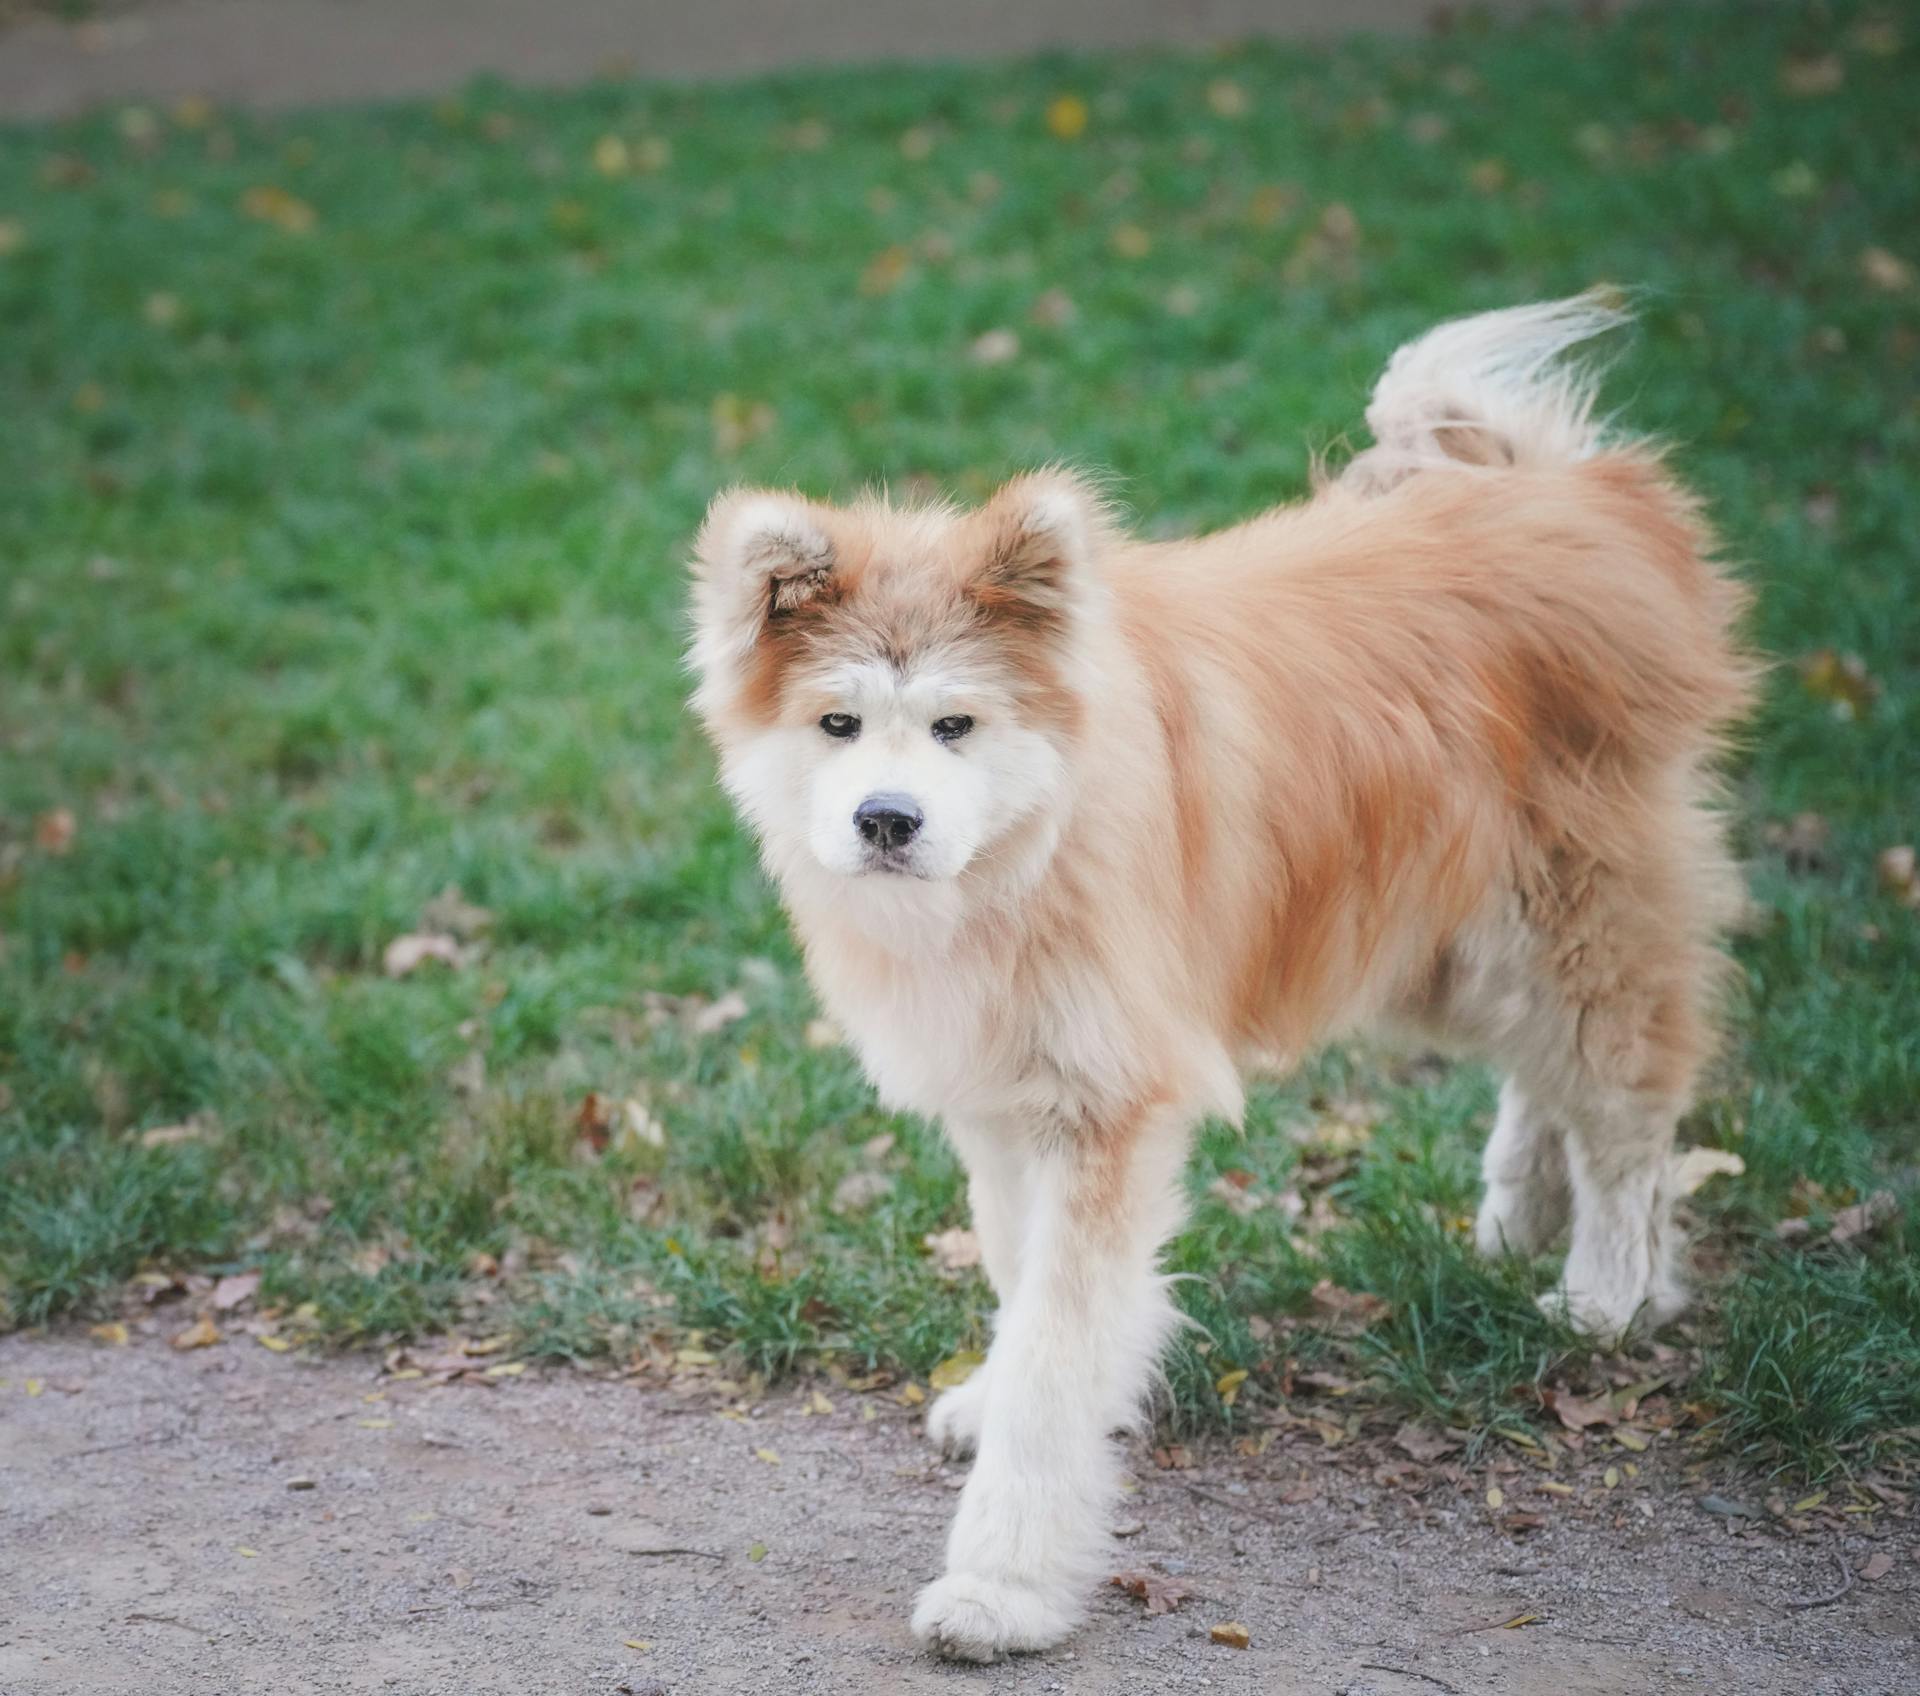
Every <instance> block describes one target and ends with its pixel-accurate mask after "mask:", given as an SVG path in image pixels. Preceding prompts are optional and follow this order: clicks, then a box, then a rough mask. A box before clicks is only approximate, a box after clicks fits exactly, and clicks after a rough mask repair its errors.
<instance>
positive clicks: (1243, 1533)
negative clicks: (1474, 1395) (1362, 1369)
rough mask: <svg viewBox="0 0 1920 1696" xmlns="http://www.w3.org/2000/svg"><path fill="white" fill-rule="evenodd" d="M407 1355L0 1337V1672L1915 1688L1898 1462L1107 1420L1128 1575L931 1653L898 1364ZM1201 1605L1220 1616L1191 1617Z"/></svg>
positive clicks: (624, 1680) (455, 1687)
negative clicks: (1846, 1495) (726, 1376)
mask: <svg viewBox="0 0 1920 1696" xmlns="http://www.w3.org/2000/svg"><path fill="white" fill-rule="evenodd" d="M444 1377H445V1375H444V1374H439V1375H436V1374H433V1373H428V1374H426V1375H425V1376H421V1377H413V1378H399V1379H397V1378H396V1377H395V1376H394V1375H393V1373H392V1372H391V1371H390V1370H386V1369H383V1367H382V1365H381V1363H380V1362H379V1361H377V1360H374V1359H372V1358H370V1357H346V1358H339V1357H336V1358H327V1359H307V1358H303V1357H302V1356H301V1355H300V1354H299V1353H297V1352H296V1353H285V1354H275V1353H272V1352H269V1350H267V1349H265V1348H261V1347H258V1346H257V1345H256V1344H255V1342H254V1340H253V1339H251V1338H246V1337H243V1336H238V1335H235V1336H233V1337H231V1338H230V1339H228V1340H227V1341H223V1342H222V1343H220V1344H218V1345H214V1346H208V1347H205V1348H196V1349H191V1350H177V1349H172V1348H169V1347H168V1346H167V1345H166V1343H165V1342H164V1341H162V1340H159V1339H148V1338H135V1339H134V1340H133V1341H132V1342H131V1344H130V1345H128V1346H114V1344H113V1343H112V1342H111V1341H108V1342H105V1343H102V1342H96V1341H89V1340H87V1339H85V1338H78V1337H56V1338H52V1339H48V1338H34V1337H26V1336H14V1337H11V1338H6V1339H0V1548H4V1549H5V1551H6V1558H5V1559H4V1561H0V1690H4V1691H6V1692H7V1693H8V1696H55V1693H58V1696H69V1693H71V1692H75V1691H81V1690H85V1691H88V1692H97V1693H107V1692H123V1691H124V1692H138V1693H140V1696H173V1693H176V1692H180V1693H184V1692H189V1691H192V1692H206V1691H219V1692H222V1693H228V1696H233V1693H244V1692H256V1691H258V1692H275V1693H280V1692H286V1691H294V1690H298V1691H300V1692H303V1693H311V1696H321V1693H325V1692H333V1691H402V1692H407V1693H409V1696H414V1693H418V1696H430V1693H436V1692H447V1693H452V1692H460V1693H461V1696H472V1693H474V1692H486V1691H501V1692H508V1691H511V1692H536V1691H537V1692H548V1691H570V1692H571V1691H581V1692H607V1693H610V1696H611V1693H617V1692H628V1693H632V1696H640V1693H644V1692H657V1691H683V1692H690V1693H691V1692H699V1693H701V1696H712V1693H715V1692H730V1691H770V1692H771V1691H779V1692H789V1691H791V1692H809V1691H858V1692H868V1691H887V1692H893V1691H903V1692H913V1691H933V1690H941V1691H951V1690H953V1689H956V1688H964V1689H974V1690H981V1691H1003V1690H1004V1691H1036V1692H1038V1691H1066V1692H1107V1691H1112V1692H1126V1693H1129V1696H1131V1693H1134V1692H1147V1691H1159V1690H1190V1689H1201V1688H1211V1689H1215V1690H1225V1691H1261V1692H1273V1693H1280V1696H1285V1693H1291V1692H1302V1693H1304V1692H1316V1693H1325V1692H1332V1691H1341V1692H1349V1693H1352V1696H1412V1693H1415V1692H1428V1693H1431V1692H1433V1691H1436V1690H1440V1691H1446V1690H1451V1691H1455V1692H1458V1693H1460V1696H1469V1693H1471V1696H1481V1693H1511V1696H1571V1693H1581V1692H1591V1693H1600V1692H1609V1693H1615V1692H1617V1693H1627V1692H1633V1693H1636V1696H1638V1693H1642V1692H1654V1691H1669V1690H1672V1691H1698V1692H1730V1691H1739V1692H1741V1693H1743V1696H1760V1693H1763V1692H1776V1691H1777V1692H1782V1693H1785V1692H1792V1693H1794V1696H1807V1693H1817V1692H1831V1693H1833V1696H1843V1693H1844V1696H1894V1693H1896V1692H1908V1693H1910V1692H1912V1691H1913V1690H1914V1689H1915V1688H1916V1677H1917V1675H1916V1670H1915V1669H1916V1667H1920V1600H1917V1598H1920V1550H1917V1540H1916V1536H1915V1526H1914V1522H1913V1519H1912V1516H1911V1512H1910V1509H1909V1507H1908V1506H1907V1505H1906V1504H1905V1503H1904V1502H1903V1501H1901V1500H1899V1499H1897V1498H1896V1499H1893V1500H1889V1501H1884V1502H1880V1503H1879V1504H1878V1505H1877V1506H1875V1507H1872V1508H1860V1509H1858V1511H1855V1512H1851V1513H1844V1514H1839V1515H1836V1516H1835V1517H1834V1518H1833V1519H1832V1520H1830V1521H1829V1523H1828V1524H1826V1525H1815V1526H1814V1527H1813V1528H1812V1529H1810V1530H1807V1531H1804V1532H1803V1533H1801V1534H1799V1535H1795V1534H1793V1533H1792V1532H1791V1531H1789V1530H1787V1529H1785V1528H1784V1527H1783V1525H1782V1523H1781V1522H1780V1521H1779V1520H1778V1519H1776V1518H1774V1517H1772V1516H1769V1515H1768V1514H1767V1513H1766V1511H1765V1509H1764V1507H1762V1506H1760V1505H1758V1504H1760V1503H1761V1502H1762V1500H1763V1498H1764V1494H1765V1493H1764V1491H1762V1490H1760V1489H1758V1488H1757V1487H1753V1486H1748V1487H1746V1489H1745V1490H1744V1491H1743V1490H1742V1487H1741V1485H1740V1484H1739V1482H1738V1481H1737V1480H1735V1481H1732V1482H1729V1481H1728V1480H1726V1479H1725V1478H1722V1479H1720V1480H1719V1481H1718V1482H1717V1483H1716V1482H1715V1481H1713V1480H1711V1479H1708V1478H1706V1477H1704V1476H1703V1475H1701V1474H1700V1473H1699V1471H1698V1469H1697V1468H1696V1469H1692V1470H1689V1469H1688V1468H1686V1467H1685V1466H1684V1464H1683V1463H1682V1461H1681V1460H1680V1459H1678V1458H1665V1457H1663V1455H1662V1454H1661V1453H1660V1451H1659V1449H1658V1448H1656V1450H1655V1451H1654V1452H1652V1453H1649V1454H1645V1455H1642V1456H1640V1457H1639V1460H1638V1462H1637V1463H1636V1465H1635V1470H1634V1473H1633V1474H1632V1475H1631V1476H1626V1475H1622V1476H1620V1477H1618V1478H1617V1480H1616V1482H1615V1483H1614V1485H1613V1486H1611V1487H1609V1486H1608V1485H1607V1484H1606V1483H1605V1482H1604V1477H1603V1475H1601V1474H1600V1472H1599V1470H1598V1463H1597V1462H1596V1464H1595V1469H1594V1473H1593V1475H1592V1476H1587V1475H1586V1474H1585V1473H1580V1474H1576V1475H1575V1477H1574V1479H1573V1482H1572V1483H1571V1485H1569V1486H1566V1487H1567V1488H1569V1489H1570V1491H1571V1493H1570V1494H1568V1495H1565V1496H1559V1495H1548V1496H1544V1497H1542V1496H1540V1495H1539V1494H1538V1491H1537V1490H1535V1489H1533V1488H1532V1486H1530V1484H1529V1483H1528V1481H1527V1478H1526V1476H1525V1474H1524V1472H1522V1474H1520V1475H1518V1476H1515V1475H1512V1474H1501V1473H1497V1472H1490V1471H1489V1470H1488V1469H1487V1466H1486V1464H1484V1457H1482V1459H1480V1460H1476V1461H1475V1462H1473V1463H1471V1464H1468V1463H1466V1462H1465V1461H1464V1460H1463V1458H1462V1456H1461V1455H1460V1454H1458V1453H1454V1454H1452V1455H1450V1456H1445V1455H1440V1454H1437V1453H1433V1452H1431V1445H1430V1444H1427V1443H1423V1442H1422V1441H1421V1440H1420V1438H1418V1437H1417V1436H1414V1435H1412V1434H1405V1435H1406V1440H1405V1441H1398V1440H1395V1439H1382V1440H1380V1441H1378V1442H1357V1443H1353V1444H1349V1445H1345V1446H1342V1447H1340V1448H1333V1449H1329V1448H1326V1447H1325V1446H1324V1445H1323V1441H1322V1439H1320V1438H1316V1437H1315V1436H1314V1435H1313V1433H1312V1431H1311V1429H1310V1428H1308V1427H1305V1426H1303V1427H1302V1428H1301V1429H1298V1430H1288V1431H1285V1432H1283V1433H1281V1434H1280V1435H1279V1436H1278V1438H1277V1439H1276V1440H1274V1441H1273V1442H1272V1443H1271V1444H1270V1445H1269V1446H1268V1447H1267V1448H1266V1449H1265V1450H1264V1451H1263V1452H1261V1453H1258V1454H1245V1453H1237V1452H1234V1451H1232V1450H1229V1449H1227V1448H1225V1447H1220V1448H1206V1449H1201V1450H1199V1451H1197V1452H1196V1453H1194V1454H1193V1455H1191V1456H1187V1455H1168V1454H1166V1453H1164V1452H1163V1453H1162V1454H1161V1456H1160V1457H1159V1458H1160V1460H1161V1461H1165V1460H1169V1459H1172V1460H1175V1461H1190V1462H1191V1464H1190V1465H1187V1466H1185V1467H1183V1468H1171V1469H1170V1468H1168V1467H1165V1466H1163V1465H1160V1464H1157V1463H1156V1459H1155V1457H1154V1456H1153V1455H1152V1454H1151V1453H1149V1452H1148V1451H1147V1450H1146V1449H1144V1448H1136V1449H1135V1450H1134V1451H1133V1452H1132V1456H1131V1458H1132V1462H1133V1477H1134V1480H1135V1482H1136V1485H1137V1488H1135V1489H1134V1490H1133V1491H1131V1492H1130V1493H1129V1495H1128V1497H1127V1499H1126V1502H1125V1505H1124V1508H1123V1515H1124V1517H1123V1520H1122V1522H1121V1530H1122V1531H1124V1532H1125V1533H1126V1534H1125V1535H1124V1536H1119V1537H1116V1539H1115V1544H1114V1551H1113V1566H1114V1570H1115V1572H1116V1573H1123V1572H1124V1573H1128V1574H1132V1575H1134V1580H1133V1581H1130V1583H1129V1584H1128V1585H1127V1586H1125V1587H1122V1586H1114V1587H1109V1588H1108V1589H1106V1590H1104V1591H1103V1592H1102V1593H1101V1594H1100V1595H1099V1596H1098V1597H1097V1598H1096V1600H1095V1603H1094V1609H1093V1613H1092V1617H1091V1619H1090V1621H1089V1622H1088V1624H1087V1625H1086V1627H1085V1628H1084V1629H1083V1630H1082V1631H1081V1632H1080V1633H1079V1634H1078V1635H1077V1636H1076V1637H1075V1638H1074V1639H1073V1641H1072V1642H1071V1643H1069V1644H1068V1645H1067V1646H1065V1647H1064V1648H1062V1649H1059V1650H1056V1651H1055V1652H1053V1653H1051V1654H1047V1655H1041V1656H1034V1657H1029V1658H1025V1659H1022V1660H1019V1661H1017V1662H1013V1663H1010V1664H1005V1665H1002V1666H998V1667H993V1668H986V1669H958V1668H948V1667H942V1666H939V1665H937V1664H935V1663H933V1662H931V1661H929V1660H927V1659H926V1658H925V1657H924V1656H923V1655H922V1654H921V1653H920V1652H919V1650H918V1649H917V1648H916V1646H915V1645H914V1643H913V1642H912V1640H911V1638H910V1637H909V1635H908V1632H907V1629H906V1625H905V1621H906V1616H907V1613H908V1609H909V1606H910V1603H911V1600H912V1597H913V1593H914V1591H915V1590H916V1589H917V1588H918V1587H919V1586H920V1585H921V1584H922V1583H923V1582H925V1581H926V1580H927V1579H928V1578H930V1577H932V1576H933V1575H934V1574H935V1572H936V1571H937V1569H938V1567H939V1564H940V1551H941V1546H942V1542H943V1538H944V1534H945V1530H946V1523H947V1519H948V1516H949V1514H950V1513H951V1511H952V1507H953V1502H954V1495H955V1492H956V1491H957V1489H958V1488H959V1486H960V1484H961V1482H962V1481H963V1478H964V1476H965V1474H964V1469H963V1468H961V1467H958V1466H953V1465H949V1464H947V1463H944V1462H942V1461H941V1460H940V1459H939V1457H938V1456H937V1455H936V1454H935V1453H934V1452H933V1451H932V1450H931V1449H930V1448H929V1447H928V1445H927V1444H926V1443H925V1441H924V1440H923V1439H922V1437H921V1435H920V1429H919V1427H920V1420H921V1412H920V1410H919V1409H917V1408H914V1407H911V1406H908V1405H904V1404H903V1402H902V1401H901V1400H900V1398H899V1396H898V1394H897V1393H895V1392H890V1391H880V1392H874V1393H870V1394H857V1393H852V1392H849V1391H848V1390H846V1389H844V1388H841V1387H838V1386H829V1385H823V1386H820V1387H819V1388H818V1389H814V1388H809V1389H805V1390H789V1391H782V1392H779V1393H777V1394H775V1395H773V1396H771V1397H769V1399H768V1400H767V1401H766V1402H765V1404H764V1405H762V1406H759V1407H756V1408H753V1409H751V1410H750V1411H749V1412H748V1413H747V1415H746V1416H745V1417H742V1416H741V1415H740V1413H739V1411H738V1410H737V1409H736V1410H734V1411H733V1412H732V1414H731V1416H729V1415H728V1414H727V1413H726V1412H725V1411H724V1410H722V1409H720V1407H719V1404H718V1403H717V1401H716V1398H715V1397H714V1396H713V1395H712V1394H711V1392H707V1393H701V1392H698V1391H695V1392H692V1393H687V1394H676V1393H674V1392H673V1391H671V1390H661V1389H650V1390H643V1389H640V1388H637V1387H635V1386H633V1385H631V1384H624V1383H620V1382H617V1381H611V1380H607V1379H600V1378H594V1377H590V1376H587V1375H585V1374H582V1373H574V1372H554V1373H551V1374H546V1373H543V1372H541V1371H540V1370H538V1369H529V1370H527V1371H525V1372H524V1373H521V1374H519V1375H517V1376H515V1375H508V1374H500V1375H497V1376H495V1377H492V1378H488V1377H486V1376H485V1375H484V1373H481V1372H468V1373H464V1374H462V1375H461V1376H459V1377H458V1378H454V1379H451V1380H448V1381H437V1380H438V1379H443V1378H444ZM1247 1446H1248V1447H1253V1446H1255V1445H1251V1444H1250V1445H1247ZM1423 1451H1424V1453H1423ZM1503 1477H1504V1478H1505V1479H1506V1482H1505V1483H1504V1484H1502V1483H1501V1482H1500V1480H1501V1479H1502V1478H1503ZM1489 1488H1492V1489H1497V1490H1499V1491H1500V1493H1501V1500H1500V1503H1499V1505H1498V1506H1494V1505H1490V1504H1489V1502H1488V1500H1487V1494H1486V1493H1487V1490H1488V1489H1489ZM1710 1492H1711V1493H1714V1494H1715V1495H1716V1496H1717V1499H1718V1503H1719V1511H1710V1510H1708V1509H1706V1508H1703V1507H1702V1505H1701V1500H1702V1498H1703V1496H1705V1495H1707V1494H1708V1493H1710ZM1892 1494H1893V1493H1892V1492H1889V1495H1892ZM1509 1498H1511V1499H1509ZM1729 1504H1733V1505H1746V1506H1751V1507H1753V1509H1754V1512H1755V1513H1756V1514H1757V1515H1758V1516H1759V1517H1754V1518H1745V1517H1740V1516H1738V1515H1732V1516H1730V1515H1729V1514H1728V1513H1727V1512H1726V1511H1725V1509H1726V1507H1727V1506H1728V1505H1729ZM1848 1505H1850V1506H1854V1507H1856V1508H1858V1504H1857V1503H1852V1502H1851V1501H1849V1503H1848ZM1822 1511H1823V1510H1821V1509H1816V1510H1813V1512H1812V1514H1811V1519H1812V1520H1815V1521H1817V1520H1819V1519H1820V1517H1821V1513H1822ZM1802 1521H1803V1523H1807V1521H1808V1516H1802ZM1535 1522H1537V1523H1535ZM1833 1524H1837V1525H1839V1526H1840V1527H1841V1529H1840V1530H1838V1531H1835V1530H1833V1529H1831V1528H1830V1526H1831V1525H1833ZM1829 1596H1831V1597H1832V1599H1831V1600H1826V1599H1825V1598H1827V1597H1829ZM1810 1602H1811V1603H1815V1604H1818V1605H1812V1606H1807V1605H1795V1604H1806V1603H1810ZM1156 1603H1158V1604H1164V1605H1165V1611H1159V1612H1152V1611H1149V1609H1150V1608H1151V1607H1153V1606H1154V1605H1156ZM1231 1624H1238V1625H1242V1626H1244V1627H1245V1630H1246V1635H1247V1638H1248V1640H1249V1646H1248V1647H1246V1648H1244V1649H1242V1648H1235V1647H1230V1646H1226V1645H1225V1644H1222V1643H1219V1642H1216V1641H1214V1640H1213V1636H1212V1629H1213V1628H1214V1627H1216V1626H1225V1625H1231ZM1226 1635H1227V1636H1228V1637H1229V1638H1231V1637H1232V1636H1233V1635H1234V1634H1233V1633H1231V1632H1229V1633H1227V1634H1226Z"/></svg>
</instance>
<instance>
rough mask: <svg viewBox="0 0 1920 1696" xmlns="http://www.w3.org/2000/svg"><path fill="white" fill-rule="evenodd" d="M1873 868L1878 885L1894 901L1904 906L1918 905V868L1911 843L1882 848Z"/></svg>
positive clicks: (1919, 896)
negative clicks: (1878, 877)
mask: <svg viewBox="0 0 1920 1696" xmlns="http://www.w3.org/2000/svg"><path fill="white" fill-rule="evenodd" d="M1875 869H1876V870H1877V871H1878V872H1879V874H1880V887H1881V888H1882V889H1884V890H1885V891H1886V892H1887V893H1888V894H1889V895H1891V896H1892V897H1893V898H1894V899H1895V900H1896V901H1899V902H1900V903H1901V904H1902V905H1904V906H1908V907H1920V868H1917V867H1916V862H1915V859H1914V852H1913V845H1912V844H1911V843H1909V842H1902V843H1899V844H1898V845H1896V846H1895V847H1892V848H1883V849H1882V850H1881V851H1880V857H1879V859H1878V860H1877V861H1876V862H1875Z"/></svg>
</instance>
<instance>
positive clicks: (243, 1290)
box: [213, 1272, 260, 1313]
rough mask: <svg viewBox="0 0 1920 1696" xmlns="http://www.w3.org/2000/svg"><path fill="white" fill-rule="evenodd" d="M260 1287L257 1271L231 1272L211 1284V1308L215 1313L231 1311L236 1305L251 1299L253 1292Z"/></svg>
mask: <svg viewBox="0 0 1920 1696" xmlns="http://www.w3.org/2000/svg"><path fill="white" fill-rule="evenodd" d="M259 1288H260V1274H259V1273H258V1272H233V1273H229V1274H228V1275H227V1276H226V1277H224V1278H222V1279H221V1280H220V1282H219V1283H217V1284H215V1285H214V1286H213V1310H214V1312H216V1313H231V1312H232V1311H233V1310H234V1309H235V1308H236V1307H240V1306H243V1305H244V1304H245V1303H247V1302H250V1301H252V1300H253V1296H254V1292H255V1291H256V1290H258V1289H259Z"/></svg>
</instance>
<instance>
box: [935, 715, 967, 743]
mask: <svg viewBox="0 0 1920 1696" xmlns="http://www.w3.org/2000/svg"><path fill="white" fill-rule="evenodd" d="M972 728H973V720H972V719H970V718H968V717H967V715H966V714H965V713H955V714H954V715H953V716H952V717H951V718H937V719H935V720H934V721H933V736H934V740H935V741H936V742H957V741H959V740H960V738H961V737H963V736H964V735H966V733H967V732H968V731H969V730H971V729H972Z"/></svg>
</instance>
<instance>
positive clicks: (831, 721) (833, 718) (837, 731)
mask: <svg viewBox="0 0 1920 1696" xmlns="http://www.w3.org/2000/svg"><path fill="white" fill-rule="evenodd" d="M820 728H821V729H822V730H824V731H825V732H826V733H827V734H828V735H829V736H838V737H840V738H842V739H843V740H844V739H845V738H847V737H849V736H858V735H859V734H860V721H859V720H858V719H857V718H855V717H854V716H853V714H852V713H828V714H827V716H826V717H825V718H823V719H821V721H820Z"/></svg>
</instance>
